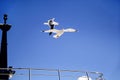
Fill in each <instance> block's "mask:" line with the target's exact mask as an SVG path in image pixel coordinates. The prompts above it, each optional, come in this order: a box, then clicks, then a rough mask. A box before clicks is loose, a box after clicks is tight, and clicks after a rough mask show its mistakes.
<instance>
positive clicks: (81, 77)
mask: <svg viewBox="0 0 120 80" xmlns="http://www.w3.org/2000/svg"><path fill="white" fill-rule="evenodd" d="M0 70H7V71H9V70H11V71H13V72H14V71H15V73H0V75H9V77H10V78H11V77H12V78H11V80H48V79H49V80H104V79H103V74H102V73H100V72H94V71H93V72H92V71H81V70H60V69H39V68H0Z"/></svg>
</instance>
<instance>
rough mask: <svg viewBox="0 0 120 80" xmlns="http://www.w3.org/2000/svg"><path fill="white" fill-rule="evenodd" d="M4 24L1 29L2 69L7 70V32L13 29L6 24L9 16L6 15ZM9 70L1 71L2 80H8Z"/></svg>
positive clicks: (0, 54) (0, 57)
mask: <svg viewBox="0 0 120 80" xmlns="http://www.w3.org/2000/svg"><path fill="white" fill-rule="evenodd" d="M3 19H4V24H0V29H1V30H2V40H1V52H0V68H7V67H8V65H7V64H8V63H7V31H8V30H9V29H10V28H11V25H8V24H6V20H7V15H6V14H4V18H3ZM2 74H8V70H7V69H6V70H0V80H8V78H9V76H8V75H2Z"/></svg>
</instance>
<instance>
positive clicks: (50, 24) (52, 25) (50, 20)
mask: <svg viewBox="0 0 120 80" xmlns="http://www.w3.org/2000/svg"><path fill="white" fill-rule="evenodd" d="M54 20H55V18H52V19H49V20H48V22H45V23H44V25H48V26H49V27H50V29H54V27H55V26H57V25H59V23H58V22H55V21H54ZM51 34H52V32H50V33H49V35H51Z"/></svg>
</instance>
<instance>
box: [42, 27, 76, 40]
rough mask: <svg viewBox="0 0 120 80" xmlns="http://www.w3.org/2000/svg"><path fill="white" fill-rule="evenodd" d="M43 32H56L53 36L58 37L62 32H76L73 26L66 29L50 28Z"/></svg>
mask: <svg viewBox="0 0 120 80" xmlns="http://www.w3.org/2000/svg"><path fill="white" fill-rule="evenodd" d="M43 32H46V33H50V32H52V33H56V34H55V35H53V37H54V38H56V39H57V38H59V37H60V36H61V35H62V34H63V33H64V32H77V30H76V29H73V28H67V29H61V30H58V29H50V30H45V31H43Z"/></svg>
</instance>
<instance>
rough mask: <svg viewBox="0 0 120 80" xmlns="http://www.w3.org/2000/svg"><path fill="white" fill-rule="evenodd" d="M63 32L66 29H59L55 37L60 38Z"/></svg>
mask: <svg viewBox="0 0 120 80" xmlns="http://www.w3.org/2000/svg"><path fill="white" fill-rule="evenodd" d="M63 33H64V31H62V30H59V31H57V33H56V34H55V35H54V36H53V37H54V38H56V39H57V38H59V37H60V36H61V35H62V34H63Z"/></svg>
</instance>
